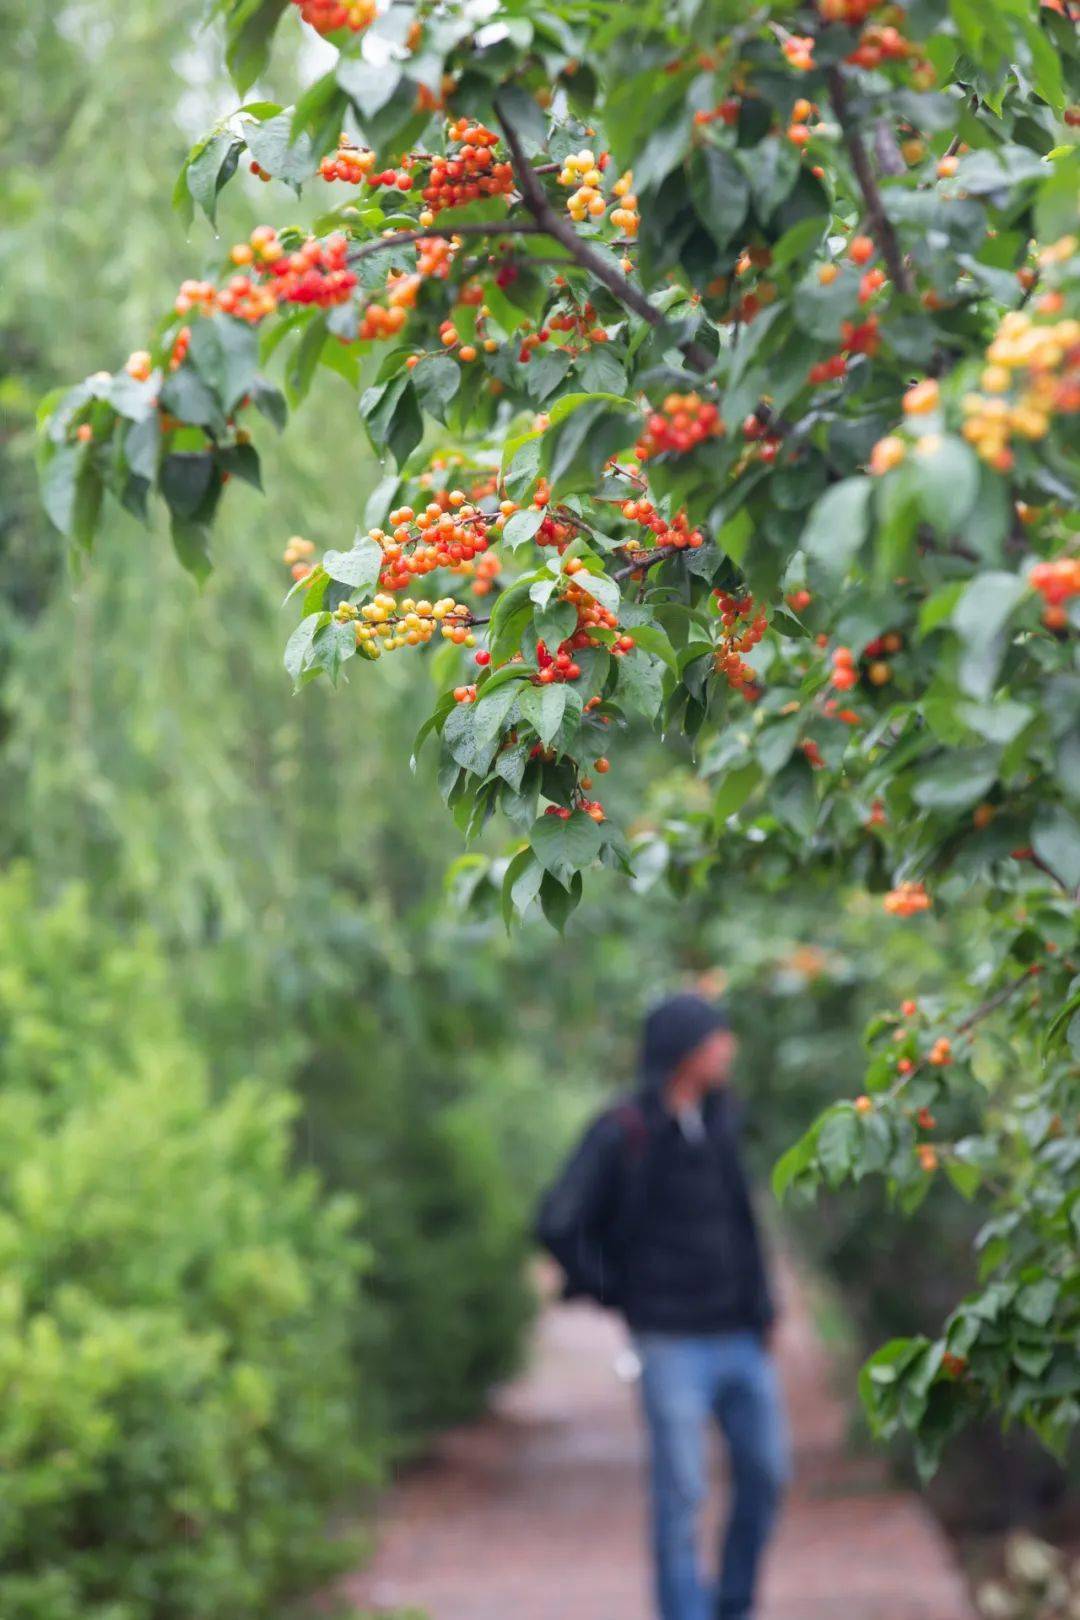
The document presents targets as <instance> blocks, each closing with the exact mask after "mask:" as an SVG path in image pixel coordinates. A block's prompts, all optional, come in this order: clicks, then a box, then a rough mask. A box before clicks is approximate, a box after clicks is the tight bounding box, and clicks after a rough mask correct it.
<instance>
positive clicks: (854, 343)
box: [840, 315, 881, 359]
mask: <svg viewBox="0 0 1080 1620" xmlns="http://www.w3.org/2000/svg"><path fill="white" fill-rule="evenodd" d="M880 347H881V331H880V327H879V322H878V318H877V316H876V315H868V316H867V318H866V320H865V321H841V322H840V350H841V352H842V353H843V354H865V355H866V356H867V358H868V359H873V357H874V355H875V354H877V352H878V350H879V349H880Z"/></svg>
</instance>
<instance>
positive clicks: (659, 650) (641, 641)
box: [623, 620, 679, 675]
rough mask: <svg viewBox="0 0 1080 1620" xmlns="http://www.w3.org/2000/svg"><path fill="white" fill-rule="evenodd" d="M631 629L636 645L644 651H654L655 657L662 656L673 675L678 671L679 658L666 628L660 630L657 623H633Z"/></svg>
mask: <svg viewBox="0 0 1080 1620" xmlns="http://www.w3.org/2000/svg"><path fill="white" fill-rule="evenodd" d="M623 622H624V623H625V622H626V621H625V620H624V621H623ZM632 630H633V636H634V641H635V643H636V644H637V646H638V647H640V648H641V649H642V650H643V651H644V652H647V653H654V654H655V655H656V657H657V658H662V659H663V661H664V663H665V664H666V665H667V667H668V669H670V670H671V673H672V674H673V675H677V674H678V673H679V660H678V658H677V657H676V656H675V649H674V647H673V646H672V645H671V641H670V638H669V637H668V633H667V631H666V630H662V629H661V628H660V626H659V625H658V624H635V625H633V626H632Z"/></svg>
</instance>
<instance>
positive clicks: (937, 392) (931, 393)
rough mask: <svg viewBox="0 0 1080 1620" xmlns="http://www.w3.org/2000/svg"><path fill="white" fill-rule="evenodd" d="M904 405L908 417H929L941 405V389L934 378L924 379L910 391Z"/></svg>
mask: <svg viewBox="0 0 1080 1620" xmlns="http://www.w3.org/2000/svg"><path fill="white" fill-rule="evenodd" d="M903 404H904V411H905V413H906V414H907V415H908V416H927V415H929V413H930V412H931V411H936V410H937V408H938V406H939V405H940V404H941V389H940V388H939V387H938V385H937V382H936V380H935V379H934V378H933V377H924V378H923V380H922V382H917V383H916V384H915V385H914V387H912V388H909V389H908V391H907V393H906V394H905V395H904V400H903Z"/></svg>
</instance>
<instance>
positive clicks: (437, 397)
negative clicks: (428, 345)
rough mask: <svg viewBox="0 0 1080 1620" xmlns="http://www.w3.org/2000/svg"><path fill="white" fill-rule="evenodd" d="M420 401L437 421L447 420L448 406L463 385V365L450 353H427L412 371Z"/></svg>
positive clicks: (414, 385)
mask: <svg viewBox="0 0 1080 1620" xmlns="http://www.w3.org/2000/svg"><path fill="white" fill-rule="evenodd" d="M412 381H413V387H414V388H415V389H416V392H417V395H418V396H419V399H420V403H421V405H422V406H423V408H424V410H425V411H427V413H428V415H429V416H434V417H435V419H436V421H438V422H445V421H446V407H447V406H448V405H449V403H450V401H451V400H452V399H453V397H454V395H455V394H456V393H457V391H458V389H459V388H460V387H461V367H460V366H459V365H458V363H457V361H456V360H452V359H451V358H450V356H449V355H448V354H426V355H425V356H424V357H423V359H422V360H421V361H420V363H419V365H417V366H414V368H413V373H412Z"/></svg>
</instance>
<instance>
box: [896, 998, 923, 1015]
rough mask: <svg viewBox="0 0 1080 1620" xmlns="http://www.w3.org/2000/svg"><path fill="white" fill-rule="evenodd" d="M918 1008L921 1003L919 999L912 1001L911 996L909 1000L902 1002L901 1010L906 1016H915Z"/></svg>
mask: <svg viewBox="0 0 1080 1620" xmlns="http://www.w3.org/2000/svg"><path fill="white" fill-rule="evenodd" d="M918 1010H919V1003H918V1002H917V1001H912V1000H911V998H910V997H909V998H908V1000H907V1001H902V1002H901V1003H900V1011H901V1012H902V1013H903V1015H904V1017H905V1018H914V1016H915V1014H916V1013H917V1012H918Z"/></svg>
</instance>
